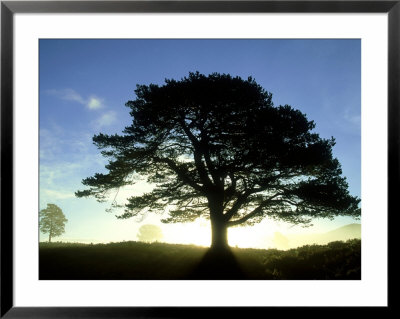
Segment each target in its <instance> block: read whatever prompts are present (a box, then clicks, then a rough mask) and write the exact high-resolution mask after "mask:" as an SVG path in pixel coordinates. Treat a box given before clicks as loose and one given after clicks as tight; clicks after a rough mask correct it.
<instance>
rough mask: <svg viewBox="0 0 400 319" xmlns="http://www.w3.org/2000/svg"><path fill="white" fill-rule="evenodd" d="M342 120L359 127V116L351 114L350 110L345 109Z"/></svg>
mask: <svg viewBox="0 0 400 319" xmlns="http://www.w3.org/2000/svg"><path fill="white" fill-rule="evenodd" d="M343 117H344V119H345V120H346V121H347V122H350V123H351V124H354V125H356V126H357V127H359V126H361V115H360V114H354V113H351V112H350V110H348V109H346V110H345V111H344V114H343Z"/></svg>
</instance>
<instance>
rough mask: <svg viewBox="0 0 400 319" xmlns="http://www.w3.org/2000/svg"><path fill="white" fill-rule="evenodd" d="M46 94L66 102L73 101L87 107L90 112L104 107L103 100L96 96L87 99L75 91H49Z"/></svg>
mask: <svg viewBox="0 0 400 319" xmlns="http://www.w3.org/2000/svg"><path fill="white" fill-rule="evenodd" d="M46 93H47V94H50V95H54V96H56V97H57V98H59V99H62V100H65V101H73V102H77V103H79V104H82V105H85V106H86V107H87V108H88V109H90V110H97V109H100V108H102V107H103V106H104V100H103V99H101V98H99V97H97V96H94V95H90V96H89V97H87V98H85V97H83V96H82V95H81V94H79V93H78V92H76V91H75V90H73V89H61V90H47V91H46Z"/></svg>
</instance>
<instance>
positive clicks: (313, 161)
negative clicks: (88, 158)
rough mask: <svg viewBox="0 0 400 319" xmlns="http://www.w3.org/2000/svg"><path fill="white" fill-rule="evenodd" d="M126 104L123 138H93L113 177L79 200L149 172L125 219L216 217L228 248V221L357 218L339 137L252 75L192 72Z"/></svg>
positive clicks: (141, 91)
mask: <svg viewBox="0 0 400 319" xmlns="http://www.w3.org/2000/svg"><path fill="white" fill-rule="evenodd" d="M135 93H136V99H135V100H134V101H128V102H127V103H126V106H127V107H129V108H130V115H131V116H132V118H133V121H132V125H131V126H128V127H126V128H125V130H124V131H123V135H117V134H116V135H105V134H99V135H95V136H94V137H93V141H94V143H95V145H96V146H97V147H98V148H99V149H101V150H102V152H101V153H102V155H103V156H105V157H107V158H109V163H108V165H106V169H107V170H108V172H107V173H106V174H101V173H96V174H95V175H94V176H92V177H89V178H86V179H84V180H83V181H82V182H83V184H84V185H86V186H88V187H89V188H88V189H85V190H82V191H77V192H76V195H77V196H78V197H86V196H94V197H95V198H97V200H99V201H102V200H105V199H106V196H107V193H108V191H110V190H112V189H117V188H119V187H122V186H125V185H129V184H132V183H134V179H135V176H138V175H139V176H142V177H146V178H147V181H148V182H150V183H154V184H155V185H156V186H155V188H154V189H153V190H152V191H151V192H148V193H145V194H143V195H141V196H133V197H130V198H129V199H128V203H127V204H126V205H125V212H124V213H123V214H121V215H119V216H117V217H118V218H129V217H132V216H137V215H139V214H142V213H144V212H147V211H150V212H159V213H163V212H164V211H168V216H167V217H166V218H164V219H163V220H162V221H163V222H165V223H174V222H190V221H194V220H195V219H197V218H198V217H200V216H203V217H206V218H208V219H210V221H211V229H212V232H211V233H212V239H211V247H213V248H226V247H228V242H227V228H228V227H232V226H237V225H246V224H254V223H257V222H260V221H261V220H262V219H263V218H264V217H267V216H268V217H270V218H273V219H279V220H283V221H286V222H291V223H295V224H299V223H301V224H307V223H309V222H310V221H311V219H312V218H314V217H324V218H333V217H335V216H339V215H347V216H353V217H358V216H360V213H361V211H360V209H359V208H358V204H359V202H360V199H358V198H356V197H353V196H351V195H350V194H349V192H348V184H347V182H346V179H345V177H342V176H341V174H342V171H341V167H340V163H339V161H338V160H337V159H336V158H333V156H332V147H333V146H334V144H335V141H334V138H333V137H332V138H331V139H322V138H320V137H319V135H318V134H316V133H313V132H311V131H312V130H313V129H314V127H315V124H314V122H313V121H308V120H307V118H306V115H305V114H303V113H301V112H300V111H299V110H295V109H293V108H292V107H291V106H289V105H284V106H278V107H275V106H274V105H273V103H272V94H271V93H269V92H267V91H265V90H264V89H263V88H262V87H261V86H260V85H259V84H257V83H256V82H255V80H254V79H252V78H251V77H249V78H248V79H247V80H243V79H242V78H240V77H232V76H231V75H229V74H228V75H227V74H218V73H213V74H210V75H208V76H206V75H203V74H200V73H198V72H196V73H189V76H188V77H184V78H183V79H181V80H180V81H176V80H173V79H166V80H165V84H164V85H162V86H159V85H155V84H150V85H137V88H136V90H135Z"/></svg>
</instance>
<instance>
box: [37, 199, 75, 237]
mask: <svg viewBox="0 0 400 319" xmlns="http://www.w3.org/2000/svg"><path fill="white" fill-rule="evenodd" d="M67 221H68V219H66V218H65V215H64V213H63V211H62V210H61V208H60V207H58V206H57V205H55V204H47V208H45V209H42V210H41V211H40V212H39V227H40V231H41V232H42V233H44V234H46V233H48V234H49V243H50V242H51V239H52V238H53V237H57V236H60V235H61V234H63V233H64V232H65V223H66V222H67Z"/></svg>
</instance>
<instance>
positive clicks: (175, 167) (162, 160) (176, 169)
mask: <svg viewBox="0 0 400 319" xmlns="http://www.w3.org/2000/svg"><path fill="white" fill-rule="evenodd" d="M154 161H155V162H159V163H164V164H167V165H168V167H169V168H170V169H172V170H173V171H174V172H175V173H176V174H177V175H178V177H179V178H180V179H181V180H182V181H183V182H185V183H187V184H188V185H189V186H191V187H192V188H194V189H195V190H197V191H199V192H203V191H204V188H203V187H202V186H200V185H199V184H197V183H196V182H195V181H194V180H192V179H191V178H190V177H189V176H188V175H187V174H186V172H185V171H184V170H182V169H181V168H179V167H178V165H176V163H175V162H174V161H173V160H171V159H169V158H161V157H155V158H154Z"/></svg>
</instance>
